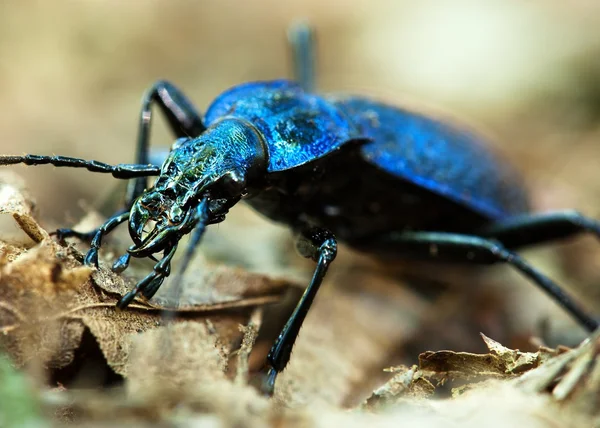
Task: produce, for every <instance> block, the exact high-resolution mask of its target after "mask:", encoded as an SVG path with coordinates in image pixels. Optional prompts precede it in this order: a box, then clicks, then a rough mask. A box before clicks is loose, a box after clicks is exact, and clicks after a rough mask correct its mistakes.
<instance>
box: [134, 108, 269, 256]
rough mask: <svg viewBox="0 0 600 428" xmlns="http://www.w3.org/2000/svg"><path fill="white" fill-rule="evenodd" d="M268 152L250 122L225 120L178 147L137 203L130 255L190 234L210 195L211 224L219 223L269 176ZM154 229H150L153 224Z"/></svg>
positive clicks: (183, 140) (159, 247)
mask: <svg viewBox="0 0 600 428" xmlns="http://www.w3.org/2000/svg"><path fill="white" fill-rule="evenodd" d="M266 167H267V151H266V149H265V144H264V141H263V138H262V136H261V135H260V134H259V133H258V131H257V130H256V129H255V128H254V127H253V126H252V125H250V124H249V123H248V122H245V121H241V120H239V119H223V120H220V121H219V122H217V123H215V124H213V125H212V126H211V127H210V128H208V129H207V130H206V131H205V132H204V133H203V134H202V135H201V136H199V137H197V138H194V139H191V138H181V139H179V140H177V142H176V143H175V144H174V145H173V147H172V149H171V152H170V153H169V156H168V157H167V159H166V160H165V162H164V163H163V165H162V168H161V173H160V176H159V177H158V178H157V180H156V182H155V183H154V186H153V187H152V188H151V189H150V190H148V191H146V192H145V193H144V194H143V195H141V196H140V197H139V198H138V199H137V200H136V201H135V202H134V204H133V206H132V208H131V211H130V215H129V234H130V235H131V238H132V240H133V242H134V243H135V245H134V246H133V247H132V248H130V249H129V253H130V254H131V255H133V256H136V257H147V256H148V255H150V254H153V253H156V252H159V251H161V250H162V249H163V248H164V247H165V245H166V244H167V243H169V242H174V241H177V240H179V239H180V238H181V236H183V235H184V234H186V233H189V232H190V231H191V230H192V229H193V228H194V226H195V225H196V224H197V222H198V212H197V209H198V205H199V203H200V201H202V200H204V199H208V202H209V218H208V223H209V224H210V223H218V222H220V221H222V220H223V219H224V218H225V214H226V213H227V211H228V210H229V208H231V207H232V206H233V205H234V204H236V203H237V202H238V201H239V200H240V199H241V198H242V197H244V196H245V195H246V194H247V193H248V192H249V191H250V190H249V189H250V188H254V187H257V185H258V183H259V182H260V181H261V179H262V178H264V175H265V173H266ZM149 226H150V227H152V228H151V230H146V229H147V228H148V227H149Z"/></svg>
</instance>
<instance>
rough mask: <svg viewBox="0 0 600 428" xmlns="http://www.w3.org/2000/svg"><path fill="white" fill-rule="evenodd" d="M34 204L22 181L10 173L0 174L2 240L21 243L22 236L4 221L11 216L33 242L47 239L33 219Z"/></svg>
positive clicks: (3, 172) (44, 232) (45, 233)
mask: <svg viewBox="0 0 600 428" xmlns="http://www.w3.org/2000/svg"><path fill="white" fill-rule="evenodd" d="M33 207H34V204H33V203H32V201H31V198H30V197H29V196H28V195H27V191H26V190H25V185H24V183H23V180H21V179H20V178H19V177H18V176H17V175H15V174H14V173H11V172H10V171H2V172H0V225H1V227H0V230H2V237H3V238H2V240H3V241H8V242H12V243H14V242H23V241H24V240H23V236H22V234H18V233H15V232H17V230H16V228H14V226H13V227H11V226H12V225H11V224H10V222H7V221H6V218H5V217H6V216H12V218H13V219H14V221H15V222H16V223H17V224H18V225H19V228H20V230H21V231H23V232H25V233H26V234H27V236H28V237H29V238H30V239H31V240H33V242H42V241H43V240H44V239H46V238H48V233H47V232H46V231H45V230H44V229H43V228H42V227H41V226H40V225H39V224H38V223H37V221H35V219H34V218H33V216H32V214H33Z"/></svg>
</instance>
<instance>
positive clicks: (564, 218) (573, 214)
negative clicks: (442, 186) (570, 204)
mask: <svg viewBox="0 0 600 428" xmlns="http://www.w3.org/2000/svg"><path fill="white" fill-rule="evenodd" d="M479 232H480V234H481V235H482V236H486V237H493V238H494V239H497V240H498V241H500V242H502V243H503V244H504V245H505V246H506V247H508V248H518V247H524V246H527V245H534V244H541V243H544V242H549V241H554V240H558V239H563V238H568V237H571V236H574V235H576V234H579V233H585V232H588V233H592V234H594V235H596V237H598V238H600V223H599V222H598V221H596V220H593V219H590V218H587V217H584V216H583V215H581V214H580V213H578V212H577V211H556V212H549V213H541V214H525V215H520V216H515V217H511V218H509V219H507V220H503V221H499V222H498V223H496V224H492V225H490V226H487V227H485V228H484V229H482V230H481V231H479Z"/></svg>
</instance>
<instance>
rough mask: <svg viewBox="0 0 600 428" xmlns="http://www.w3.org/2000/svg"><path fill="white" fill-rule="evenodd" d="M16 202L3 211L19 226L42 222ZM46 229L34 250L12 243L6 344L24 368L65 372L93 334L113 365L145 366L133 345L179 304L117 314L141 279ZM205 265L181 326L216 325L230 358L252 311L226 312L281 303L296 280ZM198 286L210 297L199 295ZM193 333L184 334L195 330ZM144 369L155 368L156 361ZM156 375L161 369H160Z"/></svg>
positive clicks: (5, 276)
mask: <svg viewBox="0 0 600 428" xmlns="http://www.w3.org/2000/svg"><path fill="white" fill-rule="evenodd" d="M4 188H5V189H6V187H4ZM11 189H17V188H16V187H15V188H11ZM11 191H12V190H11ZM0 192H2V187H0ZM10 201H13V203H8V204H6V205H5V206H4V207H3V210H4V212H6V213H10V214H15V215H16V214H19V215H20V216H21V217H20V221H19V223H18V225H19V227H21V226H22V225H23V224H26V225H28V226H27V227H31V225H37V223H36V222H35V220H34V219H33V217H32V216H31V213H30V211H28V210H27V209H26V208H25V207H29V206H31V205H32V204H31V203H29V202H28V199H27V197H26V196H25V195H24V194H20V193H18V192H17V191H16V190H14V191H12V193H11V199H10ZM15 201H16V202H15ZM17 202H18V203H17ZM12 210H15V211H14V212H13V211H12ZM32 230H35V228H34V229H31V230H29V231H28V234H34V233H33V232H32ZM40 230H41V231H42V232H40V233H41V234H42V235H44V237H45V238H44V239H43V240H42V241H41V242H40V243H39V244H38V245H37V246H35V247H34V248H32V249H29V250H27V248H25V247H22V246H21V247H16V246H15V245H13V244H10V243H4V248H5V249H6V254H11V255H12V256H11V257H4V258H2V263H1V264H0V328H1V329H2V331H3V332H4V335H3V336H2V337H1V339H0V341H1V344H2V345H3V346H4V347H5V349H6V350H7V351H8V353H9V354H10V355H11V356H12V357H13V359H14V360H15V362H17V363H18V364H20V365H22V364H25V363H27V362H28V361H37V362H39V363H42V364H43V365H45V366H50V367H55V368H61V367H64V366H66V365H68V364H70V363H71V362H72V360H73V355H74V352H75V349H76V348H77V347H78V346H79V343H80V341H81V337H82V334H83V332H84V329H88V330H89V331H90V332H91V333H92V335H93V336H94V338H95V339H96V341H97V343H98V346H99V348H100V349H101V351H102V354H103V355H104V357H105V359H106V361H107V363H108V365H109V366H110V367H111V368H112V369H113V370H114V371H115V372H116V373H118V374H121V375H123V376H126V375H127V371H128V367H138V365H136V364H133V365H132V364H129V358H130V352H131V343H132V340H133V339H134V338H135V337H136V336H138V335H140V334H142V333H144V332H150V331H152V330H156V329H157V328H158V327H159V326H160V325H161V324H162V323H163V320H162V318H161V311H160V309H163V308H165V307H166V306H167V305H168V306H169V307H171V306H172V305H173V303H174V302H167V301H165V300H160V299H158V301H152V302H147V301H145V300H144V299H139V300H137V301H136V302H134V303H133V304H132V305H130V307H129V308H128V310H125V311H119V310H117V309H116V308H115V303H116V301H117V299H118V298H119V297H120V296H122V295H123V294H124V293H125V292H127V291H129V290H130V289H131V287H132V286H133V285H134V284H135V281H136V279H139V277H138V278H127V279H124V278H123V277H121V276H120V275H116V274H114V273H112V272H111V271H110V270H108V269H106V268H105V267H104V266H106V265H107V264H108V263H107V261H106V260H102V262H101V267H100V268H99V269H97V270H96V269H91V268H89V267H85V266H82V265H81V259H82V254H81V253H79V252H78V251H77V250H76V249H75V248H74V247H72V246H70V247H67V248H64V247H61V246H60V245H58V244H57V243H56V242H54V241H53V240H51V239H48V238H47V237H48V234H47V233H46V232H45V231H43V229H41V228H40ZM40 236H41V235H40ZM105 254H110V252H109V251H106V252H101V256H102V257H103V256H104V255H105ZM202 266H203V268H204V269H205V270H204V271H203V272H202V273H200V270H201V268H199V267H198V265H197V264H196V265H194V266H193V267H194V268H195V269H196V270H195V271H192V272H190V276H191V279H189V280H188V279H186V280H185V281H184V292H183V297H184V304H183V307H182V309H181V310H179V311H178V312H177V315H176V316H175V319H174V320H173V323H174V324H175V325H178V324H181V323H183V324H185V325H188V324H193V322H192V321H196V322H201V323H203V324H204V325H210V332H211V333H210V335H209V336H210V340H213V339H214V338H218V340H219V343H220V346H221V347H222V348H223V349H224V350H225V351H224V352H225V354H227V353H228V352H230V351H231V350H232V349H233V348H234V347H236V346H238V345H239V343H240V342H241V340H242V332H240V330H239V328H238V326H239V325H240V324H243V325H245V324H247V323H248V320H249V317H250V311H249V310H241V311H238V312H235V313H228V314H226V313H222V310H223V309H233V308H237V309H243V308H248V307H252V306H256V305H259V304H264V303H270V302H274V301H277V300H278V299H279V297H280V296H281V294H282V293H283V292H284V291H285V289H286V288H287V287H288V286H289V283H287V282H284V281H280V280H273V279H270V278H269V277H267V276H264V275H255V274H250V273H246V272H244V271H241V270H236V269H229V268H226V267H219V268H218V269H216V270H213V269H212V268H206V266H205V265H202ZM134 273H135V271H134ZM146 273H147V271H144V273H143V274H144V275H145V274H146ZM196 289H201V290H208V291H209V292H208V293H207V292H204V291H200V292H196V291H195V290H196ZM217 311H221V312H217ZM208 313H210V318H208ZM206 323H208V324H206ZM169 328H171V327H169ZM173 328H176V327H175V326H173ZM186 328H187V330H184V331H189V329H192V328H195V327H190V326H189V325H188V327H186ZM179 333H180V332H179V331H177V332H176V333H175V334H176V335H177V334H179ZM157 334H158V333H157ZM165 334H166V333H165ZM169 334H170V333H169ZM150 337H152V335H151V336H150ZM186 337H188V339H190V340H191V342H189V343H190V344H195V345H197V346H200V345H199V343H200V342H201V340H202V337H203V336H202V335H199V336H198V337H197V339H195V340H197V341H199V342H198V343H195V342H194V340H192V339H191V336H190V335H188V336H186ZM184 363H185V362H182V364H183V365H182V366H183V367H185V366H186V364H184ZM188 365H189V364H188ZM141 367H144V368H145V369H146V370H151V369H152V368H151V367H149V365H148V361H144V362H143V363H142V364H141ZM153 370H155V371H158V368H155V369H153ZM140 377H141V376H140Z"/></svg>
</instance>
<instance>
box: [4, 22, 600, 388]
mask: <svg viewBox="0 0 600 428" xmlns="http://www.w3.org/2000/svg"><path fill="white" fill-rule="evenodd" d="M290 34H291V37H290V41H291V45H292V48H293V52H294V57H295V59H296V61H295V73H296V77H297V81H298V83H296V82H292V81H287V80H276V81H268V82H253V83H245V84H242V85H239V86H235V87H233V88H231V89H229V90H227V91H226V92H224V93H223V94H221V95H220V96H219V97H218V98H217V99H216V100H215V101H214V102H213V103H212V105H211V106H210V107H209V108H208V110H207V112H206V114H205V115H204V118H202V116H201V115H200V114H199V113H198V112H197V111H196V110H195V108H194V107H193V105H192V104H191V102H190V101H188V99H187V98H186V97H185V95H184V94H183V93H182V92H181V91H180V90H179V89H178V88H177V87H175V86H174V85H173V84H171V83H169V82H166V81H159V82H157V83H155V84H154V85H153V86H152V87H151V88H150V89H149V90H148V92H147V93H146V94H145V96H144V98H143V101H142V111H141V115H140V125H139V135H138V143H137V161H136V163H135V164H120V165H108V164H105V163H101V162H97V161H86V160H83V159H77V158H70V157H65V156H37V155H24V156H2V157H0V165H9V164H16V163H25V164H27V165H40V164H52V165H55V166H66V167H82V168H87V169H88V170H90V171H94V172H102V173H110V174H112V175H113V176H114V177H116V178H122V179H133V180H132V181H131V182H130V185H129V187H128V192H127V198H126V200H127V202H126V206H125V210H123V211H121V212H118V213H116V214H115V215H114V216H112V217H111V218H109V219H108V220H107V221H106V222H105V223H104V224H103V225H102V226H101V227H100V228H98V229H97V230H95V231H92V232H89V233H81V232H76V231H74V230H71V229H61V230H59V231H57V234H58V235H59V236H60V237H61V238H64V237H68V236H75V237H78V238H81V239H88V240H91V248H90V250H89V251H88V253H87V254H86V257H85V263H87V264H90V265H97V264H98V250H99V248H100V246H101V244H102V238H103V237H104V236H105V235H106V234H107V233H109V232H110V231H111V230H112V229H114V228H115V227H116V226H117V225H119V224H121V223H124V222H128V226H129V233H130V235H131V239H132V241H133V245H132V246H131V247H129V249H128V250H127V253H126V254H125V255H124V256H122V257H120V258H119V259H118V260H117V261H116V262H115V264H114V265H113V269H114V270H115V271H117V272H120V271H122V270H124V269H125V268H126V267H127V266H128V264H129V260H130V258H131V257H132V256H133V257H150V258H152V259H154V260H155V261H156V265H155V267H154V270H153V271H152V272H151V273H150V274H149V275H147V276H146V277H145V278H144V279H142V280H141V281H140V282H139V283H138V284H137V285H136V286H135V288H134V289H133V290H131V291H130V292H129V293H127V294H126V295H125V296H123V297H122V298H121V300H120V301H119V302H118V304H117V305H118V307H120V308H124V307H126V306H127V305H128V304H129V303H130V302H131V301H132V300H133V299H134V298H135V296H136V295H137V294H138V293H142V294H143V295H144V296H145V297H146V298H151V297H152V296H153V295H154V294H155V293H156V291H157V290H158V288H159V287H160V285H161V283H162V282H163V280H164V278H165V277H167V276H168V275H169V274H170V271H171V260H172V258H173V256H174V254H175V252H176V250H177V245H178V242H179V240H180V239H181V237H182V236H183V235H185V234H187V233H190V232H192V239H191V241H190V244H189V245H188V248H187V252H186V254H185V255H184V258H183V261H182V266H181V267H180V269H179V271H178V273H179V275H181V274H182V273H183V271H184V270H185V267H186V266H187V264H188V263H189V260H190V259H191V257H192V255H193V252H194V248H195V247H196V245H197V244H198V242H199V241H200V238H201V236H202V233H203V232H204V230H205V227H206V226H207V225H209V224H214V223H219V222H221V221H223V220H224V219H225V216H226V215H227V212H228V210H229V209H230V208H231V207H232V206H233V205H235V204H236V203H238V202H239V201H240V200H242V199H244V200H246V201H247V202H248V203H249V204H250V205H251V206H252V207H254V208H255V209H256V210H257V211H259V212H260V213H262V214H264V215H265V216H267V217H269V218H271V219H272V220H275V221H277V222H282V223H285V224H287V225H289V226H290V228H292V229H293V230H294V231H295V232H296V233H297V234H298V241H297V248H298V250H299V252H300V254H301V255H303V256H304V257H307V258H311V259H313V260H314V261H315V262H316V270H315V272H314V275H313V277H312V280H311V282H310V284H309V286H308V288H307V289H306V291H305V293H304V295H303V296H302V298H301V299H300V301H299V303H298V305H297V307H296V309H295V311H294V312H293V314H292V315H291V317H290V319H289V321H288V322H287V323H286V325H285V327H284V328H283V330H282V332H281V334H280V335H279V337H278V338H277V340H276V341H275V343H274V345H273V347H272V349H271V351H270V352H269V355H268V365H269V372H268V375H267V378H266V380H265V385H264V388H265V391H266V392H267V393H269V394H271V393H272V392H273V388H274V384H275V379H276V376H277V374H278V373H280V372H281V371H282V370H283V369H284V368H285V366H286V365H287V363H288V361H289V358H290V353H291V350H292V347H293V345H294V342H295V340H296V337H297V335H298V332H299V330H300V327H301V325H302V322H303V320H304V318H305V316H306V314H307V312H308V310H309V307H310V305H311V303H312V301H313V299H314V297H315V295H316V293H317V291H318V289H319V286H320V285H321V282H322V280H323V278H324V276H325V274H326V272H327V269H328V268H329V265H330V264H331V262H333V260H334V259H335V256H336V252H337V240H338V239H339V240H341V241H343V242H345V243H346V244H348V245H350V246H352V247H354V248H356V249H358V250H360V251H364V252H367V253H370V254H373V255H378V254H379V255H382V254H386V255H387V254H396V255H399V256H404V257H415V258H419V259H432V260H442V261H450V262H466V263H472V264H493V263H506V264H508V265H510V266H512V267H513V268H515V269H516V270H518V271H519V272H521V273H522V274H523V275H525V276H527V277H528V278H529V279H530V280H531V281H533V282H534V283H535V284H537V285H538V286H539V287H540V288H542V289H543V290H544V291H546V292H547V293H548V294H549V295H550V296H551V297H552V298H553V299H555V300H556V301H557V302H558V303H559V304H560V305H561V306H562V307H563V308H565V309H566V310H567V311H568V312H569V313H570V314H571V315H572V316H573V317H574V318H575V319H577V320H578V321H579V322H580V323H581V324H582V325H583V326H584V327H585V328H587V329H588V330H590V331H591V330H594V329H596V328H597V327H598V322H597V321H596V320H595V319H594V318H593V317H591V316H589V315H587V314H586V313H585V312H584V311H583V310H582V309H581V308H580V307H579V306H578V305H577V304H576V303H575V302H573V301H572V300H571V298H569V297H568V296H567V295H566V294H565V293H564V292H563V291H562V290H561V288H560V287H559V286H558V285H556V284H555V283H554V282H553V281H552V280H550V279H549V278H547V277H546V276H544V275H543V274H542V273H540V272H538V271H537V270H536V269H535V268H534V267H532V266H531V265H529V264H528V263H527V262H526V261H525V260H523V259H522V258H521V257H520V256H519V255H518V254H517V253H515V252H514V251H513V250H514V249H515V248H519V247H523V246H526V245H532V244H540V243H543V242H547V241H551V240H555V239H559V238H565V237H569V236H572V235H575V234H577V233H580V232H590V233H593V234H595V235H596V236H600V224H599V223H598V222H596V221H594V220H592V219H589V218H586V217H583V216H582V215H580V214H578V213H576V212H572V211H563V212H554V213H545V214H532V213H530V208H529V204H528V200H527V195H526V193H525V191H524V190H523V186H522V183H521V182H520V181H519V180H518V178H516V174H515V173H514V172H513V171H512V169H511V168H510V167H509V166H508V165H506V164H505V163H503V162H501V161H499V160H498V159H497V158H495V157H494V156H493V155H492V154H491V153H490V152H489V150H488V149H487V148H486V147H485V146H484V145H482V141H481V138H480V137H478V136H477V135H475V134H473V133H471V132H469V131H467V130H464V129H461V128H457V127H454V126H452V125H450V124H448V123H445V122H443V121H439V120H436V119H433V118H430V117H428V116H426V115H422V114H419V113H415V112H413V111H409V110H405V109H402V108H400V107H394V106H391V105H387V104H384V103H381V102H378V101H374V100H371V99H369V98H365V97H360V96H345V95H342V96H339V95H317V94H315V93H313V91H312V87H313V86H314V78H313V75H314V73H313V54H312V51H313V47H312V34H311V31H310V29H309V28H308V27H306V26H302V25H301V26H298V27H296V28H295V29H294V30H293V31H292V32H291V33H290ZM154 103H155V104H157V105H158V106H159V107H160V108H161V110H162V112H163V113H164V115H165V116H166V118H167V120H168V123H169V125H170V128H171V129H172V130H173V132H174V133H175V135H176V136H177V137H178V139H177V141H176V142H175V143H174V144H173V146H172V148H171V151H170V152H169V153H168V155H167V157H166V159H165V160H164V162H163V163H162V165H161V166H159V165H155V164H152V163H150V162H149V130H150V123H151V118H152V115H151V106H152V104H154ZM149 176H158V178H157V179H156V181H155V182H154V185H153V186H151V187H150V188H149V189H146V187H147V177H149ZM146 227H149V228H150V230H149V231H148V232H147V233H146V232H145V228H146ZM160 253H162V258H160V259H157V258H156V256H155V255H157V254H160ZM176 282H177V281H176Z"/></svg>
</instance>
